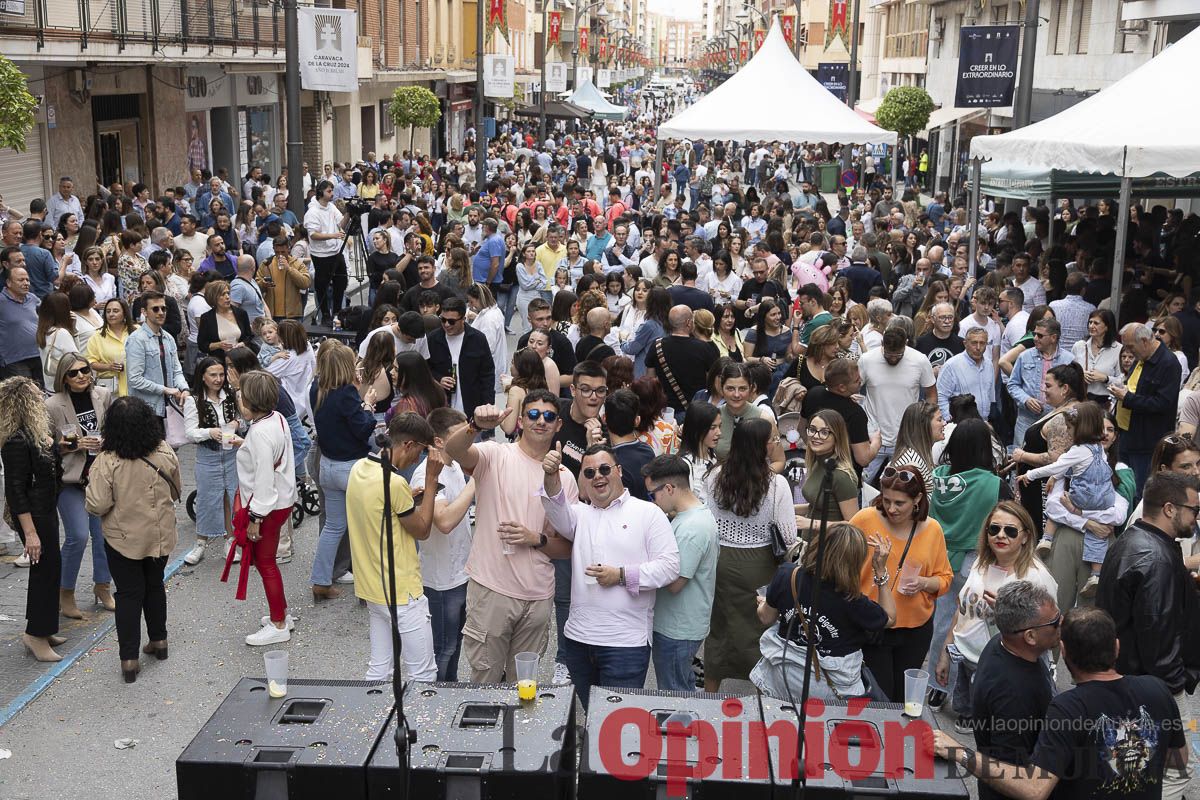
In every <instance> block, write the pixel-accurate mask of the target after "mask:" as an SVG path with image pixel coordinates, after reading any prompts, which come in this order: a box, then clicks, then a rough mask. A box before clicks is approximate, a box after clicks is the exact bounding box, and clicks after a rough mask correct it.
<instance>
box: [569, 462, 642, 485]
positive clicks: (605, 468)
mask: <svg viewBox="0 0 1200 800" xmlns="http://www.w3.org/2000/svg"><path fill="white" fill-rule="evenodd" d="M612 471H613V465H612V464H601V465H600V466H598V467H585V468H584V469H582V470H580V472H582V473H583V477H585V478H587V479H588V480H589V481H590V480H591V479H592V478H594V477H596V473H597V472H598V473H600V477H602V478H607V477H608V476H609V475H611V474H612ZM660 488H661V487H660ZM656 491H657V490H656Z"/></svg>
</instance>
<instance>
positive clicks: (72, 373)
mask: <svg viewBox="0 0 1200 800" xmlns="http://www.w3.org/2000/svg"><path fill="white" fill-rule="evenodd" d="M91 374H92V368H91V367H90V366H87V365H86V364H85V365H84V366H82V367H78V368H77V369H69V370H67V377H68V378H77V377H79V376H80V375H91Z"/></svg>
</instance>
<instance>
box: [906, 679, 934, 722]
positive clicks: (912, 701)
mask: <svg viewBox="0 0 1200 800" xmlns="http://www.w3.org/2000/svg"><path fill="white" fill-rule="evenodd" d="M927 688H929V673H928V672H926V671H925V670H923V669H906V670H904V716H906V717H919V716H921V712H922V711H924V709H925V690H926V689H927Z"/></svg>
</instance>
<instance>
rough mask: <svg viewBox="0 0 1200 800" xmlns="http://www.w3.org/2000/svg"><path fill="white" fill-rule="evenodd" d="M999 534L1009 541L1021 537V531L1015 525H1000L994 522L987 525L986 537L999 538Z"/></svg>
mask: <svg viewBox="0 0 1200 800" xmlns="http://www.w3.org/2000/svg"><path fill="white" fill-rule="evenodd" d="M1001 533H1003V534H1004V535H1005V536H1007V537H1008V538H1009V539H1016V538H1017V537H1018V536H1020V535H1021V529H1020V528H1018V527H1017V526H1016V525H1000V524H998V523H995V522H989V523H988V536H999V535H1000V534H1001Z"/></svg>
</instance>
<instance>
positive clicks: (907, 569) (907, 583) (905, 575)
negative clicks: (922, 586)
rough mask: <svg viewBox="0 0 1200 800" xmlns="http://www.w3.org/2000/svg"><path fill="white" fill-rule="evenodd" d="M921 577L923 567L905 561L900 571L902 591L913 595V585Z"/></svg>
mask: <svg viewBox="0 0 1200 800" xmlns="http://www.w3.org/2000/svg"><path fill="white" fill-rule="evenodd" d="M919 577H921V565H920V564H918V563H916V562H913V561H905V562H904V567H903V568H901V570H900V590H901V591H903V592H909V593H912V585H913V584H914V583H915V582H916V580H917V578H919Z"/></svg>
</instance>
